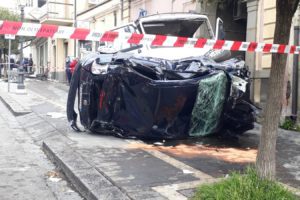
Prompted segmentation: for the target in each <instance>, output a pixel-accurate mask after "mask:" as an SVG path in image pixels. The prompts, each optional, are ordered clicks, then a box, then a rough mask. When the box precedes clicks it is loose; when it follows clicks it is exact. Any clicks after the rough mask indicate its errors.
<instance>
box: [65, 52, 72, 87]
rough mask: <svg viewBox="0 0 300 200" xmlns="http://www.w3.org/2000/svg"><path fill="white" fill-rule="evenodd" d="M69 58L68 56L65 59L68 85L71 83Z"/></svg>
mask: <svg viewBox="0 0 300 200" xmlns="http://www.w3.org/2000/svg"><path fill="white" fill-rule="evenodd" d="M70 63H71V62H70V57H69V56H68V57H67V58H66V76H67V80H68V83H69V84H70V82H71V77H72V74H71V69H70Z"/></svg>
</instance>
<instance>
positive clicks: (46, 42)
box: [32, 0, 75, 82]
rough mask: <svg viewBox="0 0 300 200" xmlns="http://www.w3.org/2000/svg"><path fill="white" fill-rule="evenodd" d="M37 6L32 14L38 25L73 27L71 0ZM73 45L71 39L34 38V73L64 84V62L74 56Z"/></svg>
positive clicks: (45, 2) (58, 0) (57, 0)
mask: <svg viewBox="0 0 300 200" xmlns="http://www.w3.org/2000/svg"><path fill="white" fill-rule="evenodd" d="M39 6H40V7H39V9H38V10H36V11H34V13H33V14H35V16H36V18H37V19H38V21H39V23H42V24H54V25H61V26H70V27H72V26H74V4H73V0H56V1H49V0H47V1H41V2H40V3H39ZM74 45H75V41H74V40H71V39H54V38H36V39H35V40H34V41H33V45H32V55H33V60H34V61H35V62H36V68H35V70H36V71H35V73H36V74H47V75H48V78H49V79H52V80H57V81H59V82H65V81H66V75H65V60H66V57H67V56H71V57H74V56H75V50H74V49H75V47H74Z"/></svg>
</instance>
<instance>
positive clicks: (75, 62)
mask: <svg viewBox="0 0 300 200" xmlns="http://www.w3.org/2000/svg"><path fill="white" fill-rule="evenodd" d="M78 60H79V59H78V58H74V60H73V61H72V62H71V63H70V70H71V77H72V75H73V73H74V70H75V67H76V65H77V63H78Z"/></svg>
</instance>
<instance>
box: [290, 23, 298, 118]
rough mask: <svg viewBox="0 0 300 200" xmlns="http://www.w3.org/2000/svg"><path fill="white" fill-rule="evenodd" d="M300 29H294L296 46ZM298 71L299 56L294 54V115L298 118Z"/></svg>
mask: <svg viewBox="0 0 300 200" xmlns="http://www.w3.org/2000/svg"><path fill="white" fill-rule="evenodd" d="M299 36H300V27H299V26H297V27H295V28H294V45H296V46H298V45H299ZM298 69H299V55H298V54H294V60H293V80H292V115H293V116H297V110H298V79H299V78H298V76H299V75H298Z"/></svg>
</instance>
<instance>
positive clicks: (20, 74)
mask: <svg viewBox="0 0 300 200" xmlns="http://www.w3.org/2000/svg"><path fill="white" fill-rule="evenodd" d="M24 7H25V5H20V9H21V22H23V21H24ZM20 42H21V43H20V48H21V52H20V66H19V69H18V85H17V88H18V89H21V90H23V89H25V85H24V73H25V72H24V66H22V63H23V42H24V37H23V36H21V37H20ZM27 70H28V68H27ZM28 73H29V71H28Z"/></svg>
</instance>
